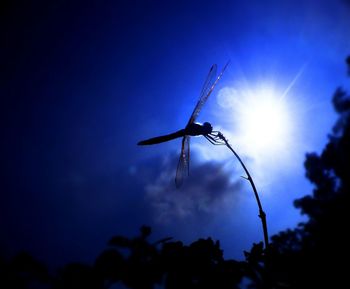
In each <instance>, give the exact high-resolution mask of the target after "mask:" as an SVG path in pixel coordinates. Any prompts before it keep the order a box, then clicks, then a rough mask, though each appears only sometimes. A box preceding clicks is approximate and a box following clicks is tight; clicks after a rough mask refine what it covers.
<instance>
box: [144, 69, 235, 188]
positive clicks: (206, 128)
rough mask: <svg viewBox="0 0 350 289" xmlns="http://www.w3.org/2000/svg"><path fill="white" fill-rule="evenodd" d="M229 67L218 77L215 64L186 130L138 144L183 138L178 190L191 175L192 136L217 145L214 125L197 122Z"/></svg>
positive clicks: (178, 166)
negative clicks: (185, 178)
mask: <svg viewBox="0 0 350 289" xmlns="http://www.w3.org/2000/svg"><path fill="white" fill-rule="evenodd" d="M227 65H228V62H227V63H226V65H225V66H224V68H223V69H222V70H221V72H220V74H219V75H218V76H217V77H216V70H217V66H216V64H214V65H213V66H212V67H211V68H210V70H209V73H208V76H207V78H206V80H205V82H204V84H203V88H202V90H201V93H200V97H199V100H198V102H197V104H196V107H195V108H194V110H193V112H192V115H191V117H190V119H189V120H188V123H187V125H186V127H185V128H184V129H181V130H178V131H177V132H174V133H171V134H167V135H162V136H158V137H154V138H150V139H147V140H143V141H140V142H139V143H138V145H153V144H158V143H162V142H166V141H170V140H173V139H175V138H179V137H182V146H181V154H180V159H179V162H178V165H177V169H176V176H175V184H176V187H177V188H178V187H180V186H181V185H182V183H183V179H184V176H185V174H186V171H187V174H188V175H189V160H190V136H199V135H203V136H204V137H205V138H206V139H207V140H208V141H210V142H211V143H213V144H217V142H216V140H215V138H216V135H212V133H213V127H212V125H211V124H210V123H209V122H205V123H204V124H199V123H195V120H196V119H197V117H198V114H199V112H200V111H201V109H202V107H203V105H204V104H205V102H206V101H207V99H208V97H209V96H210V94H211V93H212V91H213V90H214V87H215V86H216V84H217V83H218V81H219V80H220V78H221V76H222V75H223V73H224V71H225V69H226V67H227Z"/></svg>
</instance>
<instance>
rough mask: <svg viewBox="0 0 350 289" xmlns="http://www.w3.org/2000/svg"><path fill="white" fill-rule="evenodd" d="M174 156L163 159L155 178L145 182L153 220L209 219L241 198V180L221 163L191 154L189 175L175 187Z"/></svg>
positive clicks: (175, 161) (223, 212) (221, 213)
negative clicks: (204, 159) (201, 158)
mask: <svg viewBox="0 0 350 289" xmlns="http://www.w3.org/2000/svg"><path fill="white" fill-rule="evenodd" d="M176 165H177V159H176V158H175V157H174V158H172V157H171V158H170V157H169V158H166V159H164V160H163V162H162V164H161V165H160V166H159V167H158V168H156V167H155V168H154V169H159V171H158V174H157V175H155V178H153V179H150V180H148V181H147V182H146V186H145V191H146V198H147V201H148V202H149V205H150V206H151V208H152V209H153V215H154V218H155V220H156V222H159V223H165V224H166V223H169V222H171V221H174V220H183V219H186V220H193V221H194V220H198V219H201V220H203V219H209V218H213V217H214V216H217V215H218V214H219V215H223V214H225V213H227V211H228V210H231V209H232V207H234V206H235V204H237V203H238V202H239V200H240V198H241V197H242V194H240V192H241V186H242V180H241V179H238V180H237V176H238V175H234V174H235V172H234V171H227V169H226V167H225V163H223V162H205V163H203V162H200V161H199V160H198V159H197V158H196V157H195V155H194V154H192V159H191V168H190V176H189V177H187V178H186V180H185V182H184V184H183V185H182V186H181V187H180V188H179V189H176V187H175V182H174V176H175V170H176Z"/></svg>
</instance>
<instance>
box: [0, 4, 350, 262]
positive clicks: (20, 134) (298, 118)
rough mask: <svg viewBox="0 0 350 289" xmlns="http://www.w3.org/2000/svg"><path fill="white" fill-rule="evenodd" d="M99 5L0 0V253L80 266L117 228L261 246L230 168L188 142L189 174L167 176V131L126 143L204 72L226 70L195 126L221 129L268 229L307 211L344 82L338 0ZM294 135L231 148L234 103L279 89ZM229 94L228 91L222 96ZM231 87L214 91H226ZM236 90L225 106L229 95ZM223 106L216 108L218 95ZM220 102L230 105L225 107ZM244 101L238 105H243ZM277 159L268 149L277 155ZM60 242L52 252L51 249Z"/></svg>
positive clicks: (250, 205)
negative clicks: (0, 39)
mask: <svg viewBox="0 0 350 289" xmlns="http://www.w3.org/2000/svg"><path fill="white" fill-rule="evenodd" d="M242 2H243V1H136V0H135V1H106V2H104V3H103V4H102V3H99V2H98V1H96V3H93V2H91V1H88V3H86V2H84V3H80V4H71V3H70V2H68V1H58V2H57V3H53V2H52V3H49V4H48V3H40V2H37V3H38V4H25V6H15V5H14V4H11V5H9V6H8V7H7V10H5V11H6V12H5V16H4V18H3V21H4V27H5V30H4V39H5V40H6V41H5V42H4V44H3V45H2V51H3V53H2V56H1V62H2V67H4V69H5V77H4V78H3V81H2V82H1V94H2V95H3V97H2V102H3V105H2V106H1V115H2V118H3V121H2V124H3V125H2V126H3V133H2V136H3V140H2V142H1V149H2V160H1V164H2V165H1V167H2V172H3V174H2V179H3V181H2V182H1V196H0V203H1V205H0V206H1V210H0V226H1V230H2V232H3V234H2V235H3V236H4V237H3V238H2V240H1V245H2V247H1V248H2V250H3V251H7V252H12V253H13V252H16V251H17V250H19V249H27V250H29V251H30V252H32V253H34V254H35V255H36V256H39V257H40V258H42V259H43V260H49V262H52V263H54V264H61V263H62V262H66V261H70V260H81V261H91V260H93V258H94V257H95V256H96V254H97V253H98V252H99V251H100V250H101V249H102V248H104V246H105V243H106V241H107V240H108V239H109V238H110V237H111V236H112V235H114V234H125V235H129V236H132V235H135V234H137V232H138V228H139V227H140V226H141V225H142V224H148V225H151V226H152V227H153V230H154V238H155V239H156V238H158V237H159V238H162V237H166V236H173V237H174V238H176V239H181V240H184V241H186V242H191V241H194V240H196V239H198V238H199V237H207V236H212V237H213V238H214V239H220V240H221V244H222V247H223V249H224V250H225V256H226V257H235V258H242V257H243V255H242V250H244V249H249V247H250V245H251V244H252V242H258V241H260V240H262V232H261V228H260V223H259V220H258V218H257V214H258V212H257V207H256V204H255V201H254V197H253V195H252V192H251V191H250V188H249V186H248V185H247V183H246V182H245V181H244V180H243V179H241V178H240V175H242V171H241V169H240V168H239V166H238V165H237V162H236V161H235V160H234V159H233V157H232V156H231V155H230V154H229V153H225V152H224V148H222V147H213V146H211V145H210V144H209V143H208V142H207V141H206V140H205V139H204V138H203V139H201V138H195V139H193V140H192V159H191V174H190V177H189V178H188V179H187V180H186V183H185V184H184V186H183V187H182V188H181V189H180V190H176V189H175V185H174V175H175V169H176V165H177V158H178V155H179V150H180V140H175V141H173V142H169V143H164V144H161V145H158V146H154V147H147V148H145V147H138V146H137V145H136V143H137V142H138V141H139V140H141V139H144V138H148V137H152V136H156V135H160V134H165V133H169V132H172V131H175V130H178V129H180V128H183V126H184V125H185V124H186V122H187V120H188V117H189V115H190V114H191V112H192V110H193V107H194V105H195V103H196V101H197V99H198V97H199V92H200V89H201V86H202V83H203V81H204V80H205V77H206V75H207V73H208V70H209V68H210V66H211V65H212V64H213V63H217V64H218V66H219V69H220V68H221V67H223V66H224V64H225V63H226V62H227V61H228V60H230V64H229V66H228V68H227V70H226V71H225V74H224V76H223V77H222V79H221V80H220V82H219V84H218V86H217V87H216V88H215V91H214V93H213V94H212V95H211V96H210V98H209V100H208V102H207V103H206V105H205V107H204V108H203V110H202V112H201V114H200V116H199V118H198V121H200V122H204V121H210V122H211V123H212V125H213V126H214V128H218V129H220V130H222V131H223V132H224V133H225V134H226V135H227V136H228V137H229V139H230V142H231V144H232V145H233V146H234V147H235V148H236V149H237V151H238V153H240V154H241V156H242V157H243V159H244V160H245V161H246V164H247V166H248V168H249V169H250V170H251V173H252V175H253V177H255V178H256V184H257V187H258V189H259V191H260V193H261V198H262V202H263V205H264V208H265V211H266V213H267V217H268V225H269V230H270V235H272V234H274V233H277V232H278V231H280V230H282V229H285V228H291V227H294V226H295V225H296V224H297V223H298V222H300V221H302V220H304V219H303V217H302V216H300V214H299V212H298V211H297V210H295V209H294V207H293V205H292V203H293V200H294V199H295V198H298V197H301V196H303V195H305V194H307V193H310V192H311V190H312V187H311V186H310V185H309V184H308V182H307V181H306V180H305V178H304V170H303V160H304V155H305V152H311V151H316V152H319V151H320V150H321V149H322V147H323V145H324V144H325V142H326V140H327V133H328V132H329V131H330V129H331V127H332V124H333V123H334V121H335V117H336V116H335V114H334V112H333V109H332V107H331V96H332V94H333V92H334V90H335V89H336V87H338V86H339V85H343V86H346V85H347V83H346V81H347V80H346V71H345V65H344V59H345V57H346V56H347V55H348V53H349V51H350V40H349V39H350V38H349V37H347V35H348V27H350V17H349V13H350V9H349V5H348V3H347V2H346V1H245V2H244V3H242ZM297 75H299V77H298V78H297V80H296V81H295V84H294V85H293V86H292V87H291V89H290V90H289V92H288V94H287V95H286V97H285V103H286V105H287V106H288V107H289V108H290V110H289V112H288V113H290V115H291V116H290V117H291V123H292V125H293V130H291V132H290V134H289V135H288V142H287V139H281V142H282V144H283V145H285V146H284V147H283V152H281V151H278V152H277V151H275V150H273V149H272V150H271V151H264V152H263V153H262V152H261V151H260V152H259V154H253V155H252V154H251V151H249V149H247V146H246V145H244V143H242V142H240V138H239V136H238V132H239V131H240V129H242V125H244V124H242V123H241V122H239V121H237V115H238V114H237V113H238V112H237V106H236V105H235V104H237V101H238V102H240V104H242V103H241V101H242V99H243V96H242V95H243V94H244V91H247V90H249V91H250V92H252V94H254V95H256V96H257V97H258V94H259V89H261V87H270V88H271V87H273V88H274V89H275V90H276V91H279V92H284V91H285V90H286V89H287V88H288V86H289V85H290V84H291V83H292V82H293V80H294V79H296V76H297ZM225 89H226V90H225ZM225 91H226V92H227V91H229V92H230V91H231V92H234V93H231V94H229V95H228V96H227V95H226V96H225V93H224V92H225ZM237 99H238V100H237ZM223 101H226V102H223ZM227 101H229V102H227ZM243 106H244V103H243ZM275 154H277V156H276V155H275ZM62 251H64V252H65V253H62Z"/></svg>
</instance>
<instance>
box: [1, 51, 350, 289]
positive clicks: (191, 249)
mask: <svg viewBox="0 0 350 289" xmlns="http://www.w3.org/2000/svg"><path fill="white" fill-rule="evenodd" d="M346 61H347V64H348V66H349V72H350V57H348V58H347V60H346ZM333 105H334V108H335V110H336V112H337V113H338V114H339V118H338V121H337V122H336V124H335V126H334V128H333V130H332V133H331V134H330V135H329V141H328V143H327V145H326V146H325V148H324V150H323V151H322V153H321V154H320V155H318V154H315V153H309V154H307V155H306V160H305V169H306V177H307V178H308V179H309V180H310V182H311V183H312V184H313V185H314V190H313V192H312V195H308V196H305V197H303V198H300V199H298V200H296V201H295V203H294V204H295V206H296V207H297V208H299V209H300V210H301V212H302V213H303V214H306V215H307V216H308V221H307V222H305V223H302V224H299V226H298V227H297V228H295V229H293V230H286V231H283V232H280V233H279V234H277V235H275V236H272V238H271V243H270V245H269V247H268V248H267V249H264V246H263V243H262V242H261V243H259V244H253V247H252V249H251V250H250V252H244V254H245V258H246V260H245V261H242V262H239V261H235V260H225V259H224V257H223V251H222V250H221V248H220V243H219V241H215V242H214V241H213V240H212V239H211V238H208V239H199V240H197V241H195V242H193V243H192V244H190V245H184V244H183V243H182V242H180V241H172V238H170V237H168V238H164V239H161V240H159V241H156V242H153V243H151V242H150V241H149V240H148V239H149V237H150V235H151V228H150V227H147V226H143V227H141V229H140V235H139V236H138V237H135V238H126V237H123V236H115V237H113V238H111V240H110V241H109V242H108V246H109V248H107V249H106V250H105V251H103V252H102V253H101V254H100V255H99V256H98V257H97V258H96V260H95V262H94V264H93V265H84V264H78V263H72V264H68V265H66V266H64V267H63V268H62V269H60V270H59V271H58V273H57V275H56V276H49V274H48V272H47V270H46V268H45V266H44V265H42V264H41V263H40V262H38V261H37V260H35V259H34V258H33V257H31V256H30V255H28V254H26V253H21V254H19V255H17V256H16V257H14V258H13V259H12V260H10V261H7V260H5V259H1V258H0V282H1V283H0V287H1V288H19V289H22V288H23V289H25V288H53V289H63V288H72V289H73V288H74V289H79V288H85V289H100V288H101V289H102V288H109V287H110V286H111V285H113V284H115V283H117V282H119V283H122V284H124V286H126V287H128V288H133V289H152V288H154V287H155V285H157V284H158V285H161V286H162V287H164V288H167V289H178V288H184V289H192V288H193V289H202V288H218V289H220V288H227V289H229V288H231V289H232V288H240V286H241V284H242V281H244V283H245V284H247V283H249V284H248V285H246V286H248V287H249V288H343V287H344V286H346V285H345V284H346V283H348V282H347V281H348V276H347V273H348V272H347V271H348V270H347V268H348V266H349V237H348V234H347V228H348V222H347V211H348V208H349V185H350V170H349V165H350V96H349V95H348V94H347V93H346V92H345V91H344V90H343V89H341V88H339V89H337V90H336V92H335V94H334V96H333Z"/></svg>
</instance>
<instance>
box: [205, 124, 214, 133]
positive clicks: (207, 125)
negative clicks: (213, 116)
mask: <svg viewBox="0 0 350 289" xmlns="http://www.w3.org/2000/svg"><path fill="white" fill-rule="evenodd" d="M203 128H204V130H205V131H206V133H207V134H208V133H211V132H212V131H213V127H212V126H211V124H210V123H209V122H205V123H203Z"/></svg>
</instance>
